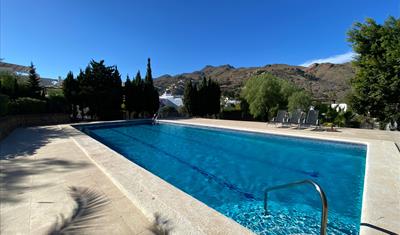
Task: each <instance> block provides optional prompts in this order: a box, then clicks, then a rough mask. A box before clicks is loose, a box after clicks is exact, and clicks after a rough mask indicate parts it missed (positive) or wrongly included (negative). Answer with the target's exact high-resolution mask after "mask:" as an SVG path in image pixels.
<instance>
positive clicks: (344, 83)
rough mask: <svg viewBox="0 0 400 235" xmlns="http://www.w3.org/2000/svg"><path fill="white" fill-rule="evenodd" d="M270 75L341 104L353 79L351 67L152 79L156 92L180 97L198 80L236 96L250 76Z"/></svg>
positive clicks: (212, 70)
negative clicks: (208, 80)
mask: <svg viewBox="0 0 400 235" xmlns="http://www.w3.org/2000/svg"><path fill="white" fill-rule="evenodd" d="M263 73H271V74H273V75H275V76H277V77H279V78H282V79H287V80H290V81H293V82H294V83H295V84H297V85H298V86H300V87H303V88H305V89H306V90H308V91H311V92H312V94H313V96H314V97H315V98H316V99H321V100H329V99H333V98H335V99H337V100H342V99H343V97H344V96H345V95H346V93H347V92H348V91H349V89H350V84H349V80H350V78H352V77H353V76H354V73H355V71H354V69H353V68H352V66H351V63H345V64H330V63H323V64H313V65H311V66H309V67H302V66H293V65H286V64H272V65H266V66H264V67H248V68H234V67H233V66H231V65H221V66H217V67H215V66H211V65H208V66H206V67H204V68H203V69H202V70H200V71H195V72H192V73H183V74H179V75H175V76H170V75H164V76H161V77H159V78H157V79H155V81H154V84H155V86H156V87H158V89H159V90H160V92H164V91H165V90H169V91H171V92H172V93H173V94H176V95H182V94H183V90H184V85H185V83H186V82H187V81H188V80H190V79H192V80H194V81H199V80H200V79H201V77H202V76H206V77H210V78H212V79H214V80H216V81H218V83H219V84H220V86H221V90H222V92H223V94H225V95H228V96H237V95H238V94H240V90H241V87H242V86H243V85H244V83H245V82H246V80H247V79H248V78H250V77H251V76H254V75H258V74H263Z"/></svg>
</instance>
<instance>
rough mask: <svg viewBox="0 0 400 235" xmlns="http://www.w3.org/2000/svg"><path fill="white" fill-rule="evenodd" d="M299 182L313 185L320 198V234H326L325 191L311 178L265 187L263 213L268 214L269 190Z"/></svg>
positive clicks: (326, 211) (296, 184) (326, 206)
mask: <svg viewBox="0 0 400 235" xmlns="http://www.w3.org/2000/svg"><path fill="white" fill-rule="evenodd" d="M301 184H311V185H312V186H314V189H315V190H316V191H317V192H318V194H319V196H320V198H321V203H322V214H321V230H320V234H321V235H326V226H327V222H328V200H327V199H326V196H325V192H324V190H322V188H321V186H319V184H317V183H316V182H314V181H312V180H308V179H307V180H301V181H296V182H292V183H288V184H283V185H278V186H274V187H270V188H267V189H265V191H264V211H265V214H268V193H269V192H270V191H275V190H278V189H284V188H291V187H294V186H298V185H301Z"/></svg>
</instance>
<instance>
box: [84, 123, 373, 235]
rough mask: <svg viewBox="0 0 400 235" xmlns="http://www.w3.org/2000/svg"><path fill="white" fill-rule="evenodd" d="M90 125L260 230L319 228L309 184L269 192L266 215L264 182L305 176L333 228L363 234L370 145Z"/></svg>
mask: <svg viewBox="0 0 400 235" xmlns="http://www.w3.org/2000/svg"><path fill="white" fill-rule="evenodd" d="M84 131H85V132H86V133H88V134H89V135H91V136H92V137H94V138H96V139H98V140H99V141H101V142H103V143H104V144H106V145H108V146H109V147H111V148H113V149H114V150H116V151H118V152H120V153H121V154H122V155H124V156H125V157H126V158H128V159H129V160H131V161H133V162H135V163H136V164H138V165H140V166H142V167H143V168H145V169H147V170H149V171H150V172H152V173H153V174H155V175H158V176H159V177H161V178H163V179H164V180H166V181H167V182H169V183H171V184H173V185H175V186H176V187H178V188H180V189H181V190H182V191H185V192H186V193H188V194H190V195H192V196H193V197H195V198H197V199H198V200H200V201H202V202H204V203H205V204H207V205H208V206H210V207H212V208H214V209H216V210H217V211H219V212H221V213H222V214H225V215H226V216H228V217H231V218H232V219H234V220H236V221H237V222H238V223H240V224H242V225H244V226H246V227H248V228H249V229H251V230H253V231H254V232H256V233H258V234H288V233H318V232H319V223H320V221H319V220H320V206H321V204H320V201H319V197H318V194H316V193H315V192H314V191H312V190H310V186H307V185H304V186H301V187H297V188H292V189H289V190H282V191H279V192H273V193H271V194H270V198H269V200H270V202H269V212H270V214H269V215H268V216H265V215H264V214H263V212H264V211H263V191H264V189H265V188H266V187H270V186H275V185H278V184H284V183H288V182H292V181H297V180H302V179H313V180H315V181H316V182H318V183H319V184H320V185H321V186H322V188H323V189H324V190H325V192H326V194H327V197H328V202H329V214H328V233H330V234H357V233H358V230H359V222H360V214H361V198H362V191H363V181H364V170H365V155H366V147H365V146H364V145H357V144H347V143H340V142H328V141H319V140H312V139H301V138H293V137H284V136H277V135H266V134H255V133H246V132H237V131H229V130H220V129H209V128H198V127H192V126H186V125H172V124H160V125H156V126H152V125H148V124H144V123H142V124H129V125H120V124H118V125H111V126H110V125H106V126H93V127H86V128H84Z"/></svg>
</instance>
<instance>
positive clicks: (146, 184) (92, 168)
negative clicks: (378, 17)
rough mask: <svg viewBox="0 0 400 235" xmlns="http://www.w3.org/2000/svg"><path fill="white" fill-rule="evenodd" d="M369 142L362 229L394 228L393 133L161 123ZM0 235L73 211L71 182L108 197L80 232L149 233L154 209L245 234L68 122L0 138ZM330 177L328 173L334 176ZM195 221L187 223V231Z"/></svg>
mask: <svg viewBox="0 0 400 235" xmlns="http://www.w3.org/2000/svg"><path fill="white" fill-rule="evenodd" d="M167 122H174V123H181V124H192V125H205V126H213V127H222V128H230V129H238V130H247V131H256V132H264V133H272V134H283V135H293V136H302V137H312V138H320V139H334V140H343V141H353V142H354V141H355V142H360V143H365V144H368V147H369V149H368V157H367V174H366V178H365V181H366V182H365V185H366V188H365V189H364V201H363V215H362V221H361V222H362V226H361V234H385V233H386V234H395V233H400V223H399V222H398V221H400V153H399V150H398V149H397V147H396V146H395V144H394V143H396V142H397V143H398V144H399V146H400V133H399V132H386V131H378V130H359V129H340V130H339V132H317V131H310V130H294V129H288V128H277V127H274V126H273V125H271V126H266V124H265V123H259V122H244V121H228V120H213V119H183V120H174V121H167ZM0 170H1V172H0V179H1V182H0V234H44V233H46V232H48V231H49V229H50V228H51V227H52V226H53V225H54V224H55V223H56V221H57V218H59V217H60V214H63V215H64V216H65V217H67V218H68V216H70V215H71V213H72V210H73V207H74V206H75V203H74V201H73V200H72V198H71V197H70V195H69V193H68V190H69V187H70V186H75V187H84V188H89V189H93V190H96V192H98V193H99V194H101V195H103V196H104V197H105V198H107V200H108V203H107V205H106V206H105V207H104V208H102V211H101V215H102V216H101V217H99V218H96V219H94V220H92V221H91V222H90V225H92V227H88V228H86V229H85V230H82V231H83V232H80V233H84V234H152V233H151V231H150V230H149V227H150V226H151V222H150V221H152V218H153V217H154V212H157V211H158V212H161V214H165V215H167V217H168V218H170V219H171V220H172V222H173V223H174V226H175V228H174V229H173V230H172V232H173V234H251V233H250V232H249V231H248V230H246V229H244V228H243V227H241V226H239V225H238V224H236V223H235V222H234V221H232V220H230V219H228V218H226V217H224V216H222V215H220V214H219V213H217V212H216V211H214V210H212V209H210V208H208V207H207V206H205V205H204V204H203V203H201V202H199V201H197V200H195V199H193V198H191V197H190V196H189V195H187V194H184V193H183V192H181V191H180V190H178V189H176V188H174V187H173V186H171V185H169V184H167V183H166V182H165V181H163V180H161V179H159V178H158V177H156V176H154V175H152V174H151V173H150V172H147V171H146V170H144V169H142V168H140V167H138V166H137V165H135V164H133V163H131V162H129V161H128V160H127V159H125V158H124V157H122V156H120V155H119V154H118V153H116V152H115V151H113V150H111V149H109V148H108V147H106V146H104V145H103V144H101V143H99V142H97V141H95V140H94V139H92V138H90V137H89V136H87V135H85V134H83V133H81V132H79V131H77V130H76V129H74V128H72V127H71V126H69V125H58V126H46V127H32V128H24V129H17V130H15V131H14V132H13V133H12V134H11V135H9V136H8V137H7V138H6V139H4V140H2V141H1V142H0ZM333 180H334V179H333ZM192 227H193V229H192Z"/></svg>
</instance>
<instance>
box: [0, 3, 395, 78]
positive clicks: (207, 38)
mask: <svg viewBox="0 0 400 235" xmlns="http://www.w3.org/2000/svg"><path fill="white" fill-rule="evenodd" d="M0 8H1V9H0V13H1V15H0V26H1V28H0V58H3V59H4V60H5V62H10V63H17V64H23V65H28V64H29V63H30V62H31V61H33V62H34V64H36V66H37V70H38V73H39V74H40V75H41V76H42V77H51V78H57V77H58V76H62V77H65V75H66V74H67V72H68V71H69V70H72V71H73V72H74V73H77V72H78V71H79V69H80V68H84V67H86V65H87V64H88V62H89V61H90V60H91V59H95V60H100V59H104V60H105V62H106V64H108V65H117V66H118V69H119V70H120V72H121V74H122V75H123V77H125V76H126V74H127V73H129V74H130V75H134V74H135V73H136V71H137V70H138V69H140V70H141V71H142V74H143V73H145V68H146V62H147V57H151V59H152V68H153V73H154V76H160V75H163V74H178V73H183V72H191V71H194V70H200V69H202V68H203V67H204V66H205V65H222V64H231V65H233V66H235V67H246V66H263V65H266V64H273V63H285V64H293V65H300V64H308V63H310V62H312V61H314V60H319V61H333V62H338V63H339V62H342V61H346V60H348V59H349V58H351V48H350V45H349V43H348V42H347V41H346V32H347V30H348V29H349V28H350V27H351V25H352V24H353V23H354V22H356V21H364V20H365V18H366V17H371V18H374V19H375V20H377V21H378V22H379V23H382V22H383V21H384V19H386V18H387V17H388V16H389V15H392V16H395V17H399V14H400V2H399V1H398V0H383V1H380V0H335V1H323V0H303V1H301V0H281V1H276V0H273V1H272V0H270V1H267V0H265V1H261V0H260V1H255V0H254V1H253V0H247V1H238V0H236V1H229V0H223V1H216V0H215V1H212V0H210V1H196V0H186V1H185V0H181V1H177V0H167V1H161V0H159V1H154V0H147V1H139V0H138V1H128V0H127V1H122V0H112V1H111V0H110V1H106V0H97V1H95V0H57V1H53V0H47V1H45V0H35V1H31V0H29V1H28V0H0Z"/></svg>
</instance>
